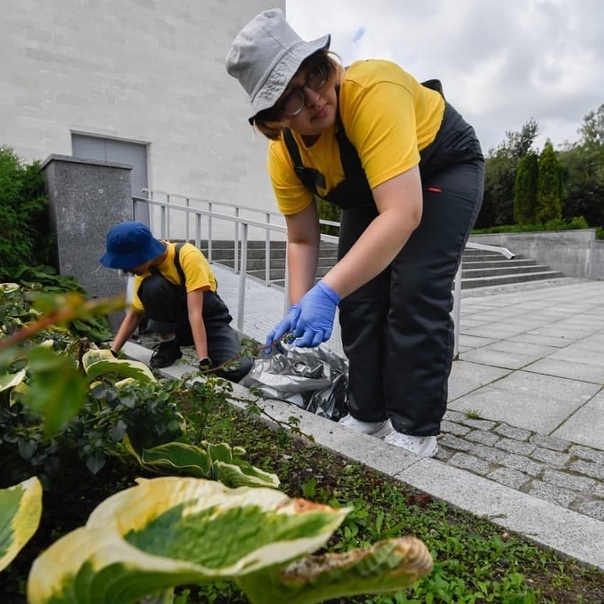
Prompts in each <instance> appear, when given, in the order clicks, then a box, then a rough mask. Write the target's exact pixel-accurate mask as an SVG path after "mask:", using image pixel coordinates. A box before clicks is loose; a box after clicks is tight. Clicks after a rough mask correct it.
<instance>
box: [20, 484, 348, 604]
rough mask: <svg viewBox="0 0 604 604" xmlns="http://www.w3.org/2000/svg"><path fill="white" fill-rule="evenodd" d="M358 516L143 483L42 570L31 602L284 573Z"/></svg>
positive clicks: (124, 595) (269, 494) (229, 492)
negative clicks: (274, 570)
mask: <svg viewBox="0 0 604 604" xmlns="http://www.w3.org/2000/svg"><path fill="white" fill-rule="evenodd" d="M350 511H351V508H343V509H337V508H332V507H329V506H325V505H317V504H314V503H311V502H309V501H305V500H303V499H290V498H289V497H287V496H286V495H284V494H283V493H280V492H279V491H275V490H273V489H263V488H254V489H252V488H245V487H244V488H240V489H229V488H227V487H225V486H224V485H222V484H220V483H218V482H213V481H207V480H202V479H195V478H176V477H165V478H154V479H151V480H144V479H141V480H140V484H139V485H138V486H136V487H133V488H131V489H127V490H125V491H122V492H120V493H117V494H116V495H113V496H112V497H110V498H109V499H107V500H105V501H104V502H103V503H101V504H100V505H99V506H98V507H97V508H96V509H95V510H94V511H93V512H92V514H91V515H90V518H89V519H88V523H87V525H86V527H84V528H81V529H78V530H77V531H74V532H73V533H70V534H69V535H66V536H65V537H64V538H62V539H61V540H59V541H58V542H57V543H55V544H54V545H53V546H51V547H50V548H49V549H48V550H46V551H45V552H44V553H43V554H42V555H41V556H40V557H39V558H38V559H37V560H36V561H35V562H34V565H33V567H32V570H31V573H30V576H29V580H28V596H29V601H30V603H31V604H43V603H47V602H58V601H64V602H90V603H93V602H98V603H99V604H101V603H103V604H105V603H106V604H113V603H115V602H120V603H127V602H134V601H137V600H138V599H140V598H142V597H144V596H145V595H147V594H151V593H157V592H159V591H161V590H164V589H167V588H168V587H170V586H175V585H181V584H184V583H201V582H205V581H213V580H216V579H219V578H234V577H236V576H239V575H242V574H246V573H251V572H257V571H259V570H262V569H268V568H271V567H274V566H282V565H285V564H287V563H288V562H290V561H292V560H295V559H296V558H299V557H300V556H303V555H305V554H308V553H311V552H313V551H315V550H316V549H318V548H320V547H322V546H323V545H325V543H326V542H327V540H328V539H329V537H330V536H331V535H332V533H333V532H334V531H335V530H336V529H337V528H338V526H339V525H340V524H341V523H342V521H343V520H344V517H345V516H346V514H348V513H349V512H350Z"/></svg>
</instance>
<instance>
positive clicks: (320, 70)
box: [280, 63, 327, 117]
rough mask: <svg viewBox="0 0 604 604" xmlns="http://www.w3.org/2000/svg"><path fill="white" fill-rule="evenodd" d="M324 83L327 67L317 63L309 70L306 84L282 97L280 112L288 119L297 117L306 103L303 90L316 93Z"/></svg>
mask: <svg viewBox="0 0 604 604" xmlns="http://www.w3.org/2000/svg"><path fill="white" fill-rule="evenodd" d="M326 82H327V66H326V65H325V64H323V63H319V64H318V65H315V67H313V68H312V69H311V70H310V73H309V74H308V77H307V78H306V82H304V84H302V86H298V87H297V88H294V89H293V90H292V91H291V92H290V93H289V94H287V95H286V96H285V97H283V100H282V101H281V103H280V107H281V109H282V111H283V112H284V113H285V115H287V116H288V117H294V116H296V115H298V114H299V113H300V112H301V111H302V109H304V104H305V102H306V95H305V93H304V89H305V88H310V89H311V90H315V91H317V90H320V89H321V88H323V86H325V83H326Z"/></svg>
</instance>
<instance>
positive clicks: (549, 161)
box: [535, 141, 562, 223]
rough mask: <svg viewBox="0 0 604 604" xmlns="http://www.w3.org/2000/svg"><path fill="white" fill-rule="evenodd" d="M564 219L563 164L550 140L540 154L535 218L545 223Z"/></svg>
mask: <svg viewBox="0 0 604 604" xmlns="http://www.w3.org/2000/svg"><path fill="white" fill-rule="evenodd" d="M561 219H562V166H561V164H560V162H559V161H558V158H557V157H556V152H555V151H554V147H553V145H552V143H551V142H550V141H547V143H545V147H543V151H541V155H540V156H539V179H538V187H537V211H536V212H535V220H536V221H537V222H541V223H545V222H548V221H550V220H561Z"/></svg>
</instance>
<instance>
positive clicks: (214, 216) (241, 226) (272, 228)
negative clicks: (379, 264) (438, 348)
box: [132, 189, 515, 358]
mask: <svg viewBox="0 0 604 604" xmlns="http://www.w3.org/2000/svg"><path fill="white" fill-rule="evenodd" d="M143 192H144V193H149V197H138V196H133V197H132V200H133V202H134V204H136V203H145V204H148V205H152V206H158V207H159V208H160V225H159V232H160V237H161V238H162V239H170V212H171V211H173V210H174V211H179V212H184V213H185V214H187V216H190V215H192V216H193V217H194V220H195V238H194V241H195V245H196V246H197V247H200V245H201V219H202V217H204V216H205V217H206V218H207V222H208V227H207V228H208V255H207V258H208V262H210V263H211V262H213V258H212V233H213V230H212V222H213V220H226V221H227V222H232V223H233V224H234V229H235V230H234V237H233V242H234V264H233V266H234V272H235V274H237V273H238V274H239V292H238V294H239V295H238V299H239V305H238V309H237V329H239V330H240V331H243V315H244V308H245V286H246V279H247V271H246V269H247V247H248V230H249V227H254V228H258V229H263V230H264V231H265V232H266V236H265V256H264V261H265V279H264V283H265V285H266V286H269V285H270V241H271V239H270V234H271V232H277V233H281V234H286V233H287V227H286V226H285V224H276V223H274V222H271V218H273V217H279V218H280V219H281V220H283V217H282V215H281V214H278V213H276V212H268V211H266V210H258V209H256V208H247V207H242V206H237V205H236V204H231V203H227V202H220V201H210V200H207V199H195V198H192V197H185V196H183V195H174V194H170V193H163V192H162V191H151V190H149V189H143ZM154 194H159V195H165V196H166V201H160V200H158V199H155V198H154ZM173 198H181V199H184V200H185V205H179V204H173V203H171V201H170V200H171V199H173ZM191 201H202V202H204V203H206V204H208V207H207V209H203V208H198V207H192V206H191V204H190V202H191ZM214 206H223V207H229V208H232V209H233V210H234V211H235V214H234V215H230V214H223V213H219V212H216V211H215V209H214ZM242 210H245V211H246V212H247V211H249V212H252V213H259V214H263V215H264V221H262V220H253V219H250V218H244V217H243V216H241V211H242ZM149 216H150V220H152V214H151V212H150V213H149ZM320 223H321V224H323V225H326V226H335V227H338V228H339V226H340V223H339V222H333V221H330V220H320ZM185 226H186V228H185V235H186V239H187V241H190V238H189V234H190V233H189V220H188V218H187V221H186V225H185ZM150 227H151V228H152V230H153V225H152V224H151V225H150ZM240 231H241V233H240ZM240 235H241V238H240ZM321 241H325V242H328V243H337V242H338V238H337V237H334V236H333V235H324V234H321ZM239 243H241V245H239ZM240 247H241V259H240V260H239V248H240ZM466 249H476V250H484V251H489V252H496V253H499V254H501V255H503V256H505V257H506V258H508V259H512V258H514V256H515V254H514V253H513V252H511V251H510V250H508V249H507V248H504V247H499V246H495V245H485V244H481V243H470V242H468V243H466ZM287 264H288V263H287V252H286V260H285V296H284V308H283V314H286V313H287V311H288V309H289V300H288V281H289V275H288V273H289V271H288V266H287ZM461 274H462V261H461V260H460V263H459V268H458V269H457V273H456V275H455V281H454V288H453V311H452V314H453V323H454V330H455V340H454V349H453V356H454V358H457V357H458V356H459V322H460V315H461Z"/></svg>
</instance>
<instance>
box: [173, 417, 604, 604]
mask: <svg viewBox="0 0 604 604" xmlns="http://www.w3.org/2000/svg"><path fill="white" fill-rule="evenodd" d="M193 421H194V420H193ZM205 432H206V433H205V435H204V437H205V438H207V439H208V440H210V441H214V442H216V441H219V440H222V439H226V440H228V441H229V442H231V443H233V444H237V445H241V446H243V447H245V449H246V451H247V455H246V458H247V459H249V461H250V462H251V463H253V464H255V465H257V466H259V467H261V468H263V469H265V470H268V471H271V472H275V473H277V475H278V476H279V478H280V479H281V481H282V483H281V487H280V489H281V490H283V491H285V492H286V493H287V494H288V495H289V496H290V497H306V498H309V499H312V500H314V501H317V502H321V503H328V504H330V505H336V506H347V505H352V506H354V508H355V509H354V511H353V512H352V513H351V514H350V515H349V516H348V517H347V519H346V520H345V522H344V523H343V525H342V526H341V528H340V529H339V530H338V531H337V532H336V533H335V534H334V536H333V537H332V539H331V541H330V542H329V544H328V546H327V550H329V551H345V550H348V549H350V548H354V547H361V546H366V545H369V544H370V543H374V542H376V541H379V540H381V539H386V538H389V537H396V536H402V535H410V534H413V535H415V536H417V537H419V538H420V539H422V540H423V541H424V542H425V543H426V545H427V546H428V547H429V549H430V551H431V553H432V555H433V558H434V561H435V567H434V571H433V572H432V573H431V575H429V576H428V577H426V578H424V579H422V580H420V581H419V582H418V583H416V585H415V586H414V587H413V588H411V589H409V590H407V591H405V592H401V593H399V594H396V595H393V596H391V595H389V596H372V597H356V598H349V599H347V600H346V601H347V602H359V603H361V602H363V603H366V604H368V603H376V604H387V603H390V602H392V603H397V604H398V603H405V602H415V603H420V602H421V603H424V602H506V603H527V604H528V603H532V602H539V603H560V602H569V603H570V602H590V603H591V602H593V603H595V602H598V603H599V602H602V601H604V576H603V575H602V573H599V572H598V571H596V570H594V569H590V568H586V567H584V566H581V565H580V564H578V563H576V561H573V560H569V559H565V558H563V557H561V556H559V555H557V554H556V553H555V552H553V551H550V550H546V549H544V548H542V547H540V546H538V545H536V544H535V543H534V542H531V541H530V540H528V539H526V538H524V537H522V536H518V535H514V534H508V533H507V532H506V531H505V530H504V529H502V528H501V527H499V526H497V525H495V524H494V523H492V522H490V521H489V520H488V519H485V518H479V517H476V516H473V515H472V514H468V513H466V512H463V511H461V510H459V509H456V508H454V507H453V506H450V505H448V504H447V503H445V502H443V501H439V500H437V499H434V498H433V497H431V496H429V495H427V494H425V493H422V492H419V491H417V490H415V489H413V488H411V487H408V486H406V485H404V484H402V483H400V482H398V481H396V480H394V479H392V478H390V477H388V476H385V475H383V474H381V473H380V472H377V471H375V470H373V469H371V468H367V467H366V466H363V465H361V464H359V463H356V462H352V461H350V460H347V459H345V458H342V457H341V456H339V455H337V454H335V453H333V452H331V451H329V450H326V449H324V448H322V447H320V446H316V445H312V444H307V443H305V442H303V441H302V440H300V439H296V438H293V437H292V436H291V435H290V434H289V433H288V432H286V431H285V430H283V429H274V428H270V427H268V426H267V425H266V424H265V423H263V422H262V421H260V420H259V419H258V418H255V417H250V416H247V415H245V414H243V413H241V412H239V411H237V410H233V409H232V408H230V407H221V408H218V409H216V410H215V411H214V413H213V416H212V422H211V424H210V425H208V426H206V430H205ZM220 589H221V590H224V589H229V590H230V591H229V592H228V593H225V592H224V591H222V592H221V593H220V590H219V591H217V589H216V586H212V587H210V588H203V589H198V588H189V589H188V591H187V592H186V593H182V592H181V596H180V598H181V599H180V604H186V603H187V602H190V603H193V602H207V601H211V602H235V603H237V602H245V599H244V598H243V597H242V596H241V595H239V594H238V593H237V591H236V589H234V588H232V587H230V586H228V587H227V586H226V585H224V586H221V588H220Z"/></svg>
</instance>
